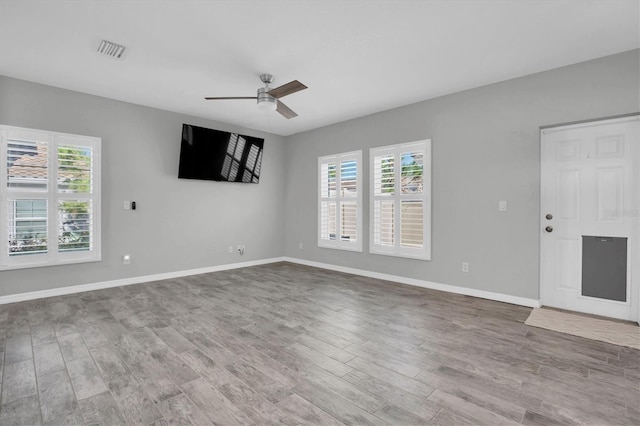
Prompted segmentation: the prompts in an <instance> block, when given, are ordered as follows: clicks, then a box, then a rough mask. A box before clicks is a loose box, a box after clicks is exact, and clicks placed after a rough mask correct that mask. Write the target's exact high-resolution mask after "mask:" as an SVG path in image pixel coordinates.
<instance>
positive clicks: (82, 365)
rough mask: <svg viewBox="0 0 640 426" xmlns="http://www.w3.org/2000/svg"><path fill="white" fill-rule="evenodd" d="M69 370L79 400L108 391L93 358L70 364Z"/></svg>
mask: <svg viewBox="0 0 640 426" xmlns="http://www.w3.org/2000/svg"><path fill="white" fill-rule="evenodd" d="M67 370H68V371H69V377H71V383H72V384H73V389H74V390H75V392H76V397H77V398H78V400H82V399H85V398H89V397H92V396H94V395H97V394H100V393H102V392H105V391H106V390H107V386H106V385H105V384H104V382H103V381H102V376H100V372H99V371H98V367H96V365H95V363H94V362H93V358H91V356H87V357H84V358H79V359H76V360H74V361H71V362H68V363H67Z"/></svg>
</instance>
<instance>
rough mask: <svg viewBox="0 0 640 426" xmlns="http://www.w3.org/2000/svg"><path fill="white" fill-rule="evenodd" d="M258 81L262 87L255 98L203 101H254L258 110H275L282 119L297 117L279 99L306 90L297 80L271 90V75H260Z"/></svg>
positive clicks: (223, 98) (238, 97) (222, 98)
mask: <svg viewBox="0 0 640 426" xmlns="http://www.w3.org/2000/svg"><path fill="white" fill-rule="evenodd" d="M260 80H262V82H263V83H264V87H260V88H259V89H258V92H257V94H256V96H224V97H206V98H205V99H206V100H208V101H214V100H230V99H255V100H256V101H257V104H258V108H261V109H265V110H272V111H273V110H275V111H277V112H278V113H280V115H282V116H283V117H284V118H287V119H290V118H293V117H297V116H298V114H296V113H295V112H294V111H293V110H292V109H291V108H289V107H288V106H286V105H285V104H284V103H283V102H282V101H281V100H280V98H283V97H285V96H287V95H290V94H292V93H295V92H299V91H300V90H304V89H306V88H307V86H305V85H304V84H302V83H300V82H299V81H298V80H293V81H290V82H289V83H287V84H283V85H282V86H280V87H276V88H275V89H272V88H270V87H269V84H271V83H272V82H273V76H272V75H271V74H262V75H260Z"/></svg>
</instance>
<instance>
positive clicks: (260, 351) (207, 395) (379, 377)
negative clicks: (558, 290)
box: [0, 263, 640, 425]
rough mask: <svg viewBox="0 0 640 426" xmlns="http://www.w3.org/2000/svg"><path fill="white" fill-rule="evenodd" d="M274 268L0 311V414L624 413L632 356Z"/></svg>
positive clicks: (540, 416)
mask: <svg viewBox="0 0 640 426" xmlns="http://www.w3.org/2000/svg"><path fill="white" fill-rule="evenodd" d="M529 312H530V309H528V308H524V307H519V306H514V305H509V304H504V303H498V302H492V301H488V300H483V299H477V298H473V297H466V296H461V295H454V294H449V293H442V292H437V291H432V290H426V289H421V288H417V287H411V286H406V285H401V284H394V283H389V282H384V281H379V280H374V279H370V278H364V277H358V276H353V275H347V274H342V273H337V272H331V271H326V270H321V269H314V268H309V267H303V266H299V265H293V264H287V263H280V264H271V265H264V266H258V267H252V268H245V269H237V270H231V271H225V272H216V273H211V274H205V275H199V276H193V277H187V278H180V279H173V280H167V281H159V282H152V283H146V284H138V285H131V286H127V287H119V288H112V289H106V290H100V291H93V292H87V293H79V294H74V295H68V296H60V297H52V298H48V299H40V300H35V301H29V302H21V303H15V304H11V305H2V306H0V331H1V334H0V337H1V338H2V339H0V341H2V345H1V346H0V348H2V350H3V353H2V354H1V356H0V360H2V370H1V371H2V394H1V405H0V424H2V425H11V424H29V425H32V424H40V423H43V424H86V425H93V424H104V425H115V424H148V425H150V424H154V425H168V424H194V425H206V424H219V425H236V424H242V425H251V424H259V425H261V424H277V425H297V424H328V425H340V424H356V425H367V424H380V425H382V424H390V425H403V424H405V425H417V424H439V425H441V424H454V425H467V424H473V425H479V424H486V425H500V424H518V423H520V424H544V425H547V424H568V425H570V424H592V425H607V424H635V425H637V424H640V412H639V410H640V391H639V384H640V351H637V350H633V349H628V348H624V347H619V346H613V345H610V344H607V343H602V342H596V341H591V340H586V339H583V338H580V337H574V336H569V335H564V334H560V333H555V332H551V331H547V330H542V329H537V328H532V327H529V326H526V325H524V324H523V321H524V320H525V319H526V318H527V316H528V315H529Z"/></svg>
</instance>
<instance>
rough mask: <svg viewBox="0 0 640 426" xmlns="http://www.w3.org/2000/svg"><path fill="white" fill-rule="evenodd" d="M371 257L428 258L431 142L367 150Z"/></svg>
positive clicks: (429, 247) (429, 251)
mask: <svg viewBox="0 0 640 426" xmlns="http://www.w3.org/2000/svg"><path fill="white" fill-rule="evenodd" d="M370 161H371V197H370V198H371V203H370V205H371V209H370V215H371V239H370V243H369V250H370V252H371V253H375V254H383V255H390V256H401V257H409V258H415V259H424V260H429V259H430V258H431V204H430V202H431V141H430V140H423V141H417V142H411V143H406V144H399V145H391V146H386V147H380V148H372V149H371V150H370Z"/></svg>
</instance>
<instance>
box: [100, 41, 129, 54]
mask: <svg viewBox="0 0 640 426" xmlns="http://www.w3.org/2000/svg"><path fill="white" fill-rule="evenodd" d="M124 49H126V47H124V46H122V45H120V44H116V43H113V42H110V41H107V40H102V41H101V42H100V46H99V47H98V52H99V53H102V54H103V55H107V56H111V57H113V58H120V57H121V56H122V54H123V53H124Z"/></svg>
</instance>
